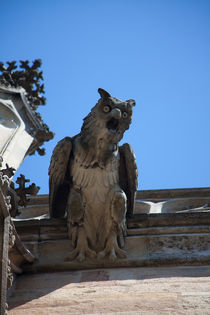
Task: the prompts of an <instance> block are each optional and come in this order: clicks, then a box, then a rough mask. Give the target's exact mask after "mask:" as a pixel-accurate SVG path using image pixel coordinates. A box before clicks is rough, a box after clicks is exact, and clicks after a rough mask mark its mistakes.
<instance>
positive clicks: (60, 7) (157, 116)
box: [0, 0, 210, 193]
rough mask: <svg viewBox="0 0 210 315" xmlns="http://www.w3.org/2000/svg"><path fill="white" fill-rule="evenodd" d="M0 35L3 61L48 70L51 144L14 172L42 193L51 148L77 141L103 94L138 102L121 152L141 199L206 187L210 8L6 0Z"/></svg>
mask: <svg viewBox="0 0 210 315" xmlns="http://www.w3.org/2000/svg"><path fill="white" fill-rule="evenodd" d="M0 35H1V40H0V60H1V61H3V62H6V61H7V60H10V61H11V60H20V59H29V60H34V59H36V58H41V59H42V61H43V65H42V69H43V72H44V79H45V91H46V94H45V96H46V98H47V105H45V106H43V107H39V109H38V111H39V112H40V113H41V114H42V116H43V120H44V122H45V123H46V124H48V125H49V126H50V129H51V130H52V131H54V132H55V138H54V139H53V140H51V141H50V142H48V143H46V145H45V148H46V153H47V154H46V156H44V157H41V156H39V155H35V156H32V157H28V158H27V159H26V160H25V161H24V163H23V164H22V166H21V167H20V169H19V171H18V172H17V174H20V173H23V174H25V176H26V177H27V178H30V179H31V182H35V183H36V184H37V185H39V186H41V190H40V192H41V193H47V192H48V175H47V170H48V166H49V161H50V156H51V154H52V150H53V148H54V146H55V145H56V143H57V142H58V141H59V140H60V139H61V138H63V137H65V136H67V135H68V136H73V135H75V134H76V133H78V132H79V131H80V127H81V125H82V119H83V118H84V117H85V116H86V115H87V114H88V112H89V111H90V109H91V107H92V106H93V105H95V103H96V102H97V100H98V98H99V95H98V93H97V89H98V87H101V88H104V89H106V90H107V91H109V92H110V93H111V94H112V95H113V96H115V97H118V98H120V99H129V98H133V99H135V100H136V107H135V109H134V115H133V123H132V125H131V127H130V129H129V130H128V131H127V132H126V134H125V136H124V139H123V141H122V142H129V143H130V144H131V145H132V147H133V149H134V151H135V154H136V159H137V163H138V169H139V189H163V188H180V187H205V186H210V123H209V121H210V1H208V0H207V1H204V0H196V1H194V0H189V1H187V0H168V1H166V0H165V1H164V0H153V1H152V0H136V1H135V0H127V1H123V0H120V1H118V0H110V1H109V0H106V1H93V0H92V1H91V0H90V1H88V0H83V1H81V0H75V1H71V0H54V1H53V0H42V1H40V0H36V1H22V0H19V1H15V0H14V1H10V0H8V1H3V2H2V3H1V19H0Z"/></svg>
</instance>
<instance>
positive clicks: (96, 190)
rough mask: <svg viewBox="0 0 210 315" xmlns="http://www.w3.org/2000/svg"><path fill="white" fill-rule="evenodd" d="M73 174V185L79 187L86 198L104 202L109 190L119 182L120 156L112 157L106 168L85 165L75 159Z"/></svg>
mask: <svg viewBox="0 0 210 315" xmlns="http://www.w3.org/2000/svg"><path fill="white" fill-rule="evenodd" d="M71 175H72V181H73V187H74V188H76V189H79V190H80V191H81V192H82V193H83V194H84V195H85V197H86V198H85V199H88V200H89V199H91V200H92V201H94V200H97V201H99V202H101V203H104V202H105V201H106V198H107V194H108V193H109V191H110V190H111V189H113V187H114V186H116V185H118V184H119V157H118V156H117V157H114V158H112V159H111V160H110V161H109V162H108V163H107V165H106V166H105V167H104V168H102V167H99V166H90V167H85V166H83V165H81V164H80V163H79V161H78V160H77V159H74V161H73V163H72V167H71Z"/></svg>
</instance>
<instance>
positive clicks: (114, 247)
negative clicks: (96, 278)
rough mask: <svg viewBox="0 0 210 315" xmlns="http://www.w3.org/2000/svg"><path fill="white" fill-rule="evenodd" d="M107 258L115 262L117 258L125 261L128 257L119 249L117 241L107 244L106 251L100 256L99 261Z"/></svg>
mask: <svg viewBox="0 0 210 315" xmlns="http://www.w3.org/2000/svg"><path fill="white" fill-rule="evenodd" d="M105 256H106V257H108V258H109V260H111V261H114V260H116V259H117V258H121V259H123V258H126V257H127V255H126V252H125V251H124V250H122V249H121V248H119V246H118V244H117V241H116V240H115V239H111V240H109V241H108V242H107V244H106V247H105V249H104V250H103V251H101V252H99V254H98V258H99V259H102V258H104V257H105Z"/></svg>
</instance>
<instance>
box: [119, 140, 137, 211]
mask: <svg viewBox="0 0 210 315" xmlns="http://www.w3.org/2000/svg"><path fill="white" fill-rule="evenodd" d="M119 151H120V167H119V180H120V187H121V188H122V189H123V190H124V192H125V194H126V196H127V216H132V214H133V211H134V207H135V197H136V190H137V187H138V170H137V165H136V157H135V154H134V152H133V150H132V148H131V146H130V145H129V144H128V143H125V144H123V145H122V146H120V147H119Z"/></svg>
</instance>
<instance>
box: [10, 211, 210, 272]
mask: <svg viewBox="0 0 210 315" xmlns="http://www.w3.org/2000/svg"><path fill="white" fill-rule="evenodd" d="M15 224H16V228H17V231H18V233H19V235H20V237H21V239H22V240H24V241H26V243H25V244H26V246H27V248H29V249H30V250H31V251H32V253H34V255H35V256H36V257H37V258H38V260H36V262H34V263H33V264H32V265H25V266H24V269H25V271H33V270H36V271H46V270H71V269H84V268H96V267H97V268H101V267H114V266H115V267H133V266H151V265H155V266H156V265H166V264H170V265H171V264H179V265H181V264H196V265H200V264H208V263H210V214H209V213H208V212H206V213H191V214H186V213H174V214H172V213H170V214H159V215H155V214H150V215H146V214H143V215H136V216H134V217H133V218H132V219H129V220H128V229H127V237H126V239H125V250H126V252H127V258H126V259H120V260H115V261H109V260H106V259H103V260H100V259H98V260H93V259H90V258H89V259H88V258H87V259H86V260H85V261H84V262H78V261H76V262H74V261H67V260H66V253H67V252H68V251H70V250H71V249H72V244H71V242H70V240H68V236H67V227H66V220H65V219H41V218H40V219H31V220H25V221H15Z"/></svg>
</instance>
